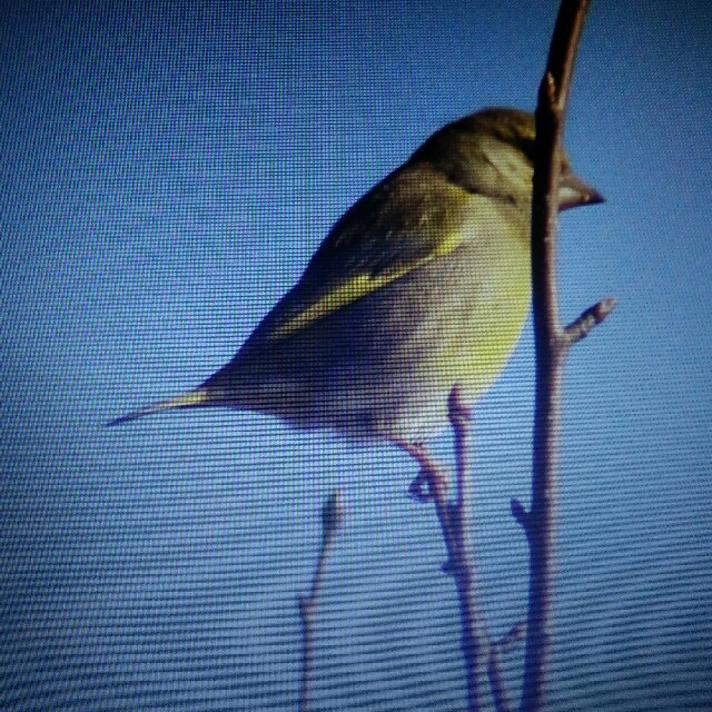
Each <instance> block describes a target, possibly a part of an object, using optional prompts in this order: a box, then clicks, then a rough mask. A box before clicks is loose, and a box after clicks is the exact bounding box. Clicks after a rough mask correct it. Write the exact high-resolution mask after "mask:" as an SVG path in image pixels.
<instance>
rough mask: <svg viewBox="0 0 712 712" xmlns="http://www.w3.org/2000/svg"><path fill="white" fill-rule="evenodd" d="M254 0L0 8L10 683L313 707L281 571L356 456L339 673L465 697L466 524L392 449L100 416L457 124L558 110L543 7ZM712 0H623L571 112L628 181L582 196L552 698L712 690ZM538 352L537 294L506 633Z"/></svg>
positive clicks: (597, 44) (236, 341) (502, 590)
mask: <svg viewBox="0 0 712 712" xmlns="http://www.w3.org/2000/svg"><path fill="white" fill-rule="evenodd" d="M237 8H238V6H237V5H236V6H235V7H234V8H228V7H227V5H223V4H219V3H216V4H211V3H198V4H191V3H176V4H171V5H170V6H169V5H166V4H162V3H156V4H150V5H138V4H137V5H133V4H130V3H112V4H109V3H107V4H101V7H99V6H97V7H95V6H93V5H92V4H91V3H62V4H57V5H42V4H39V3H15V4H12V5H11V6H10V7H9V8H5V9H4V10H3V21H2V26H3V30H2V33H3V42H2V45H3V50H2V52H3V61H2V63H0V64H1V66H2V69H0V72H2V83H3V87H4V88H3V95H4V101H3V102H2V106H1V107H0V118H1V119H2V127H3V129H2V147H1V150H2V163H3V175H4V179H3V187H2V192H1V193H0V195H1V199H2V214H3V221H2V240H3V246H2V254H1V255H0V260H2V277H1V278H0V279H2V293H3V320H2V334H3V359H2V374H3V375H2V380H1V381H0V389H1V390H0V395H1V402H2V445H3V448H2V449H3V464H2V485H1V486H2V498H1V499H2V503H3V504H2V507H3V510H4V512H3V516H2V521H3V524H2V527H3V530H4V532H3V538H2V539H3V544H2V557H3V562H4V563H3V578H4V579H5V580H6V584H7V586H4V588H5V590H6V591H7V595H6V596H5V599H4V600H5V603H4V607H5V614H6V615H7V616H9V619H10V621H11V623H12V626H11V630H12V634H11V635H10V636H9V637H8V638H7V640H6V641H4V643H3V648H4V649H3V657H5V656H7V657H5V659H6V660H7V661H9V662H10V663H11V670H10V671H9V673H8V672H7V671H6V672H4V673H3V675H2V678H4V679H5V680H10V687H9V688H8V690H2V692H1V693H0V695H5V696H7V700H8V701H9V703H10V708H13V705H14V706H15V707H17V708H20V707H22V706H23V703H27V701H28V699H30V698H28V697H27V695H30V694H32V695H35V694H36V695H39V698H38V700H39V701H38V702H37V704H38V706H39V708H44V709H49V708H52V707H55V708H56V707H57V706H60V705H61V706H64V708H65V709H77V710H79V709H92V710H95V709H135V708H136V706H137V705H139V706H143V707H144V708H148V707H154V708H155V707H157V706H159V705H160V704H167V705H168V706H170V707H171V708H172V709H190V708H191V706H192V705H193V706H194V703H195V700H196V699H201V700H206V701H207V702H206V708H207V707H210V708H211V709H221V708H223V707H227V706H229V705H230V704H233V705H234V704H237V707H238V708H240V702H241V701H244V700H248V699H251V700H255V699H257V700H259V702H258V703H255V704H256V706H255V707H252V709H282V708H284V707H285V706H287V705H292V704H293V701H294V698H295V695H296V691H297V681H298V668H299V628H298V617H297V615H296V608H295V607H294V597H295V595H296V594H297V593H298V592H300V591H302V590H305V589H306V587H307V586H308V582H309V575H310V571H311V566H312V565H313V560H314V556H315V551H316V541H317V537H318V529H317V523H318V512H319V508H320V506H321V502H322V499H323V498H324V497H325V496H326V495H327V494H328V492H329V491H331V489H332V488H333V487H334V486H340V487H341V488H342V490H343V491H344V494H345V499H346V502H347V509H348V518H347V523H346V526H345V529H344V531H343V532H342V534H341V536H340V538H339V540H338V543H337V547H336V550H335V553H334V558H333V560H332V563H331V565H330V569H329V578H328V581H327V588H326V591H325V599H324V602H323V614H322V615H323V618H322V620H323V623H322V627H321V629H320V636H321V637H320V640H319V643H318V651H320V652H318V653H317V656H318V657H317V670H318V679H319V680H320V683H319V687H318V689H317V699H320V700H321V701H322V704H324V705H326V706H327V707H328V706H329V705H336V706H338V705H339V704H341V705H344V704H346V703H347V702H349V701H350V700H352V699H358V700H360V701H363V704H364V709H390V710H397V709H410V708H412V706H413V705H415V706H421V707H423V706H427V705H428V704H431V705H436V706H437V704H438V703H440V704H443V706H444V707H448V705H449V706H450V707H452V706H454V705H457V704H458V703H459V700H460V699H461V694H462V682H461V679H460V676H461V669H460V667H459V658H458V654H457V640H458V632H457V626H456V610H455V608H454V605H455V604H454V596H453V591H452V584H451V581H450V580H449V579H447V578H446V577H444V576H443V575H442V574H441V573H440V572H439V566H440V564H441V563H442V558H443V556H444V554H443V550H442V543H441V542H440V541H439V539H438V531H437V525H436V522H435V519H434V515H433V512H432V511H430V510H429V509H428V508H427V507H423V506H422V505H417V504H415V503H413V502H411V501H410V500H408V499H407V498H406V496H405V492H406V489H407V486H408V483H409V481H410V479H412V477H413V476H414V474H415V471H414V467H413V465H412V463H411V462H409V461H408V460H407V459H406V458H405V457H404V456H403V455H402V454H401V453H399V452H395V451H393V450H392V448H389V447H387V446H385V445H378V444H371V445H368V446H366V447H363V446H355V445H353V444H352V443H348V442H345V441H343V440H342V439H341V438H339V437H338V436H336V435H334V434H330V433H299V432H294V431H292V430H290V429H289V428H288V427H287V426H285V425H283V424H281V423H279V422H277V421H276V420H273V419H271V418H268V417H265V416H258V415H254V414H249V413H235V412H213V413H192V414H185V413H179V414H174V415H171V416H161V417H156V418H154V419H147V420H145V421H143V422H140V423H137V424H135V425H133V426H131V427H126V428H124V429H113V430H106V429H105V428H103V423H104V422H105V421H106V420H108V419H110V418H112V417H115V416H117V415H119V414H121V413H123V412H125V411H126V410H129V409H131V408H133V407H135V406H137V405H140V404H143V403H145V402H148V401H151V400H153V399H155V398H157V397H163V396H168V395H172V394H174V393H176V392H180V391H182V390H184V389H187V388H190V387H192V386H194V385H196V384H197V383H198V382H200V381H201V380H202V379H203V378H205V377H206V376H207V375H209V374H210V373H212V372H213V371H214V370H216V369H217V368H219V367H220V366H221V365H223V364H224V363H225V362H227V361H228V360H229V359H230V358H231V357H232V355H233V353H234V352H235V351H236V350H237V348H238V347H239V345H240V343H241V342H242V341H244V339H245V338H246V337H247V336H248V335H249V333H250V332H251V330H252V329H253V328H254V327H255V326H256V325H257V323H258V322H259V320H260V319H261V317H262V316H264V315H265V314H266V313H267V311H269V309H270V307H271V306H272V305H273V304H274V303H275V301H276V300H277V299H278V298H279V296H280V295H281V294H282V293H283V292H284V291H285V290H287V289H288V288H289V287H290V286H292V284H293V283H294V282H295V281H296V279H297V278H298V276H299V274H300V273H301V270H302V269H303V268H304V266H305V264H306V262H307V260H308V259H309V257H310V255H311V254H312V253H313V251H314V250H315V249H316V247H317V246H318V245H319V243H320V241H321V240H322V239H323V237H324V236H325V235H326V232H327V231H328V229H329V227H330V225H331V224H332V223H333V222H334V221H335V220H336V219H337V218H338V217H339V216H340V214H341V213H342V212H343V211H344V210H345V209H346V208H347V207H348V206H349V205H350V204H351V203H352V202H353V201H354V200H355V199H357V198H358V197H359V195H361V194H362V193H363V192H364V191H366V190H367V189H368V188H369V187H370V186H371V185H372V184H373V183H374V182H376V181H377V180H379V179H380V178H382V177H383V176H384V175H385V174H386V173H388V172H389V171H390V170H392V169H393V168H394V167H395V166H397V165H398V164H399V163H400V162H402V161H403V160H404V159H405V158H406V157H407V156H408V155H409V154H410V152H411V151H412V150H413V149H414V148H415V147H417V145H418V144H419V143H420V142H422V141H423V140H424V139H425V138H426V137H427V136H428V135H429V134H430V133H432V132H433V131H434V130H435V129H437V128H438V127H440V126H441V125H443V124H444V123H446V122H448V121H450V120H452V119H455V118H457V117H460V116H462V115H465V114H467V113H470V112H471V111H474V110H476V109H478V108H481V107H484V106H489V105H504V106H517V107H520V108H525V109H533V107H534V100H535V96H536V89H537V85H538V82H539V79H540V75H541V72H542V69H543V66H544V62H545V56H546V51H547V48H548V42H549V37H550V33H551V29H552V27H553V22H554V18H555V13H556V7H555V4H554V3H521V4H520V3H516V4H504V3H499V2H494V1H492V2H489V1H483V2H477V3H445V4H444V5H443V3H440V2H418V3H412V4H409V5H407V6H406V7H399V6H397V5H396V4H391V3H361V2H356V3H328V4H327V3H324V4H322V3H305V4H301V3H299V4H297V3H294V4H287V3H275V4H264V3H253V4H247V3H241V4H239V9H237ZM710 28H712V12H711V11H710V8H709V6H708V4H707V3H702V2H691V1H690V2H680V3H674V4H673V3H666V2H648V3H645V4H640V3H636V2H626V1H623V2H619V3H603V2H599V3H594V4H593V7H592V10H591V13H590V15H589V19H588V23H587V26H586V29H585V31H584V35H583V42H582V45H581V48H580V52H579V57H578V63H577V67H576V73H575V79H574V88H573V93H572V97H571V104H570V113H569V121H568V124H567V133H566V140H565V143H566V147H567V150H568V152H569V154H570V155H571V157H572V160H573V162H574V165H575V167H576V169H577V172H578V173H579V174H580V175H581V176H583V177H585V179H586V180H587V181H589V182H590V183H591V184H593V185H595V186H596V187H597V188H599V189H600V191H601V192H602V193H603V194H604V195H605V196H606V198H607V202H606V203H605V204H604V205H602V206H597V207H591V208H587V209H585V210H579V211H571V212H569V213H567V214H566V215H564V216H563V217H562V220H561V236H560V264H559V278H560V295H561V296H560V299H561V312H562V318H563V319H564V320H570V319H572V318H574V317H575V316H576V315H577V314H578V313H579V312H580V311H581V310H583V309H584V308H586V307H587V306H589V305H590V304H592V303H593V302H595V301H597V300H598V299H600V298H602V297H604V296H615V297H616V298H617V299H618V307H617V309H616V312H615V314H614V315H613V316H612V317H611V319H610V320H609V321H608V322H607V323H606V324H605V325H604V326H602V327H600V328H599V329H598V330H596V331H595V332H594V334H592V335H591V337H590V338H589V339H587V340H586V341H584V342H583V343H581V344H580V345H579V346H577V347H576V349H575V350H574V352H573V353H572V354H571V356H570V359H569V362H568V364H567V369H566V381H565V386H564V388H565V396H564V398H565V402H564V426H563V437H562V457H561V459H562V476H561V485H560V498H561V508H560V513H559V519H560V545H559V548H560V561H559V572H560V573H559V585H558V588H557V596H556V607H557V608H556V610H557V615H558V618H557V633H558V637H557V644H556V652H555V669H554V673H553V678H554V684H553V693H552V696H553V708H554V709H562V710H563V709H570V708H571V707H572V705H573V702H575V703H576V704H575V705H574V706H577V708H580V709H588V708H590V709H599V708H600V706H599V705H600V701H601V700H604V701H607V702H608V703H609V705H610V707H609V708H616V709H630V710H635V709H640V708H642V707H643V706H645V708H647V709H668V708H670V707H672V706H676V707H681V706H683V702H684V703H688V704H689V705H690V707H691V708H695V707H701V706H702V704H703V702H704V701H705V700H709V699H710V698H711V697H712V689H711V688H710V683H709V680H708V679H707V676H706V673H705V667H706V664H705V659H706V656H707V655H708V653H709V650H710V646H711V645H712V625H711V624H710V621H711V620H712V585H711V584H710V581H711V580H712V576H711V574H712V549H711V548H710V546H709V544H708V542H709V541H710V536H711V535H712V522H711V521H710V514H709V511H708V509H709V508H708V506H707V502H709V499H710V495H712V486H711V485H710V476H711V474H712V472H711V470H712V467H711V465H712V445H711V443H712V408H711V407H710V393H711V386H712V383H711V381H712V379H711V377H710V365H709V364H710V353H711V352H712V336H711V335H710V333H711V332H710V330H709V329H708V328H707V323H708V320H709V307H710V298H711V297H712V294H711V288H710V284H712V249H711V248H710V245H709V237H710V227H709V226H710V222H711V221H710V218H711V217H712V215H711V214H710V207H709V196H710V189H711V188H712V149H711V145H712V144H711V142H710V140H709V116H710V109H711V108H712V107H711V106H710V96H712V91H711V90H712V86H711V84H712V82H711V80H710V76H712V71H710V70H711V69H712V67H711V66H710V63H711V62H710V56H711V50H712V30H711V29H710ZM532 358H533V351H532V340H531V328H530V327H529V326H528V327H527V329H526V330H525V333H524V336H523V338H522V341H521V343H520V345H519V347H518V349H517V351H516V352H515V354H514V356H513V358H512V361H511V363H510V365H509V367H508V368H507V370H506V371H505V373H504V374H503V376H502V377H501V378H500V380H499V381H498V382H497V384H496V385H495V387H494V388H493V389H492V390H491V391H490V392H489V393H488V394H487V396H485V398H483V400H482V401H481V402H480V403H479V404H478V407H477V410H476V426H475V427H476V449H477V454H476V468H477V469H476V472H477V474H476V477H477V483H478V485H477V486H478V504H477V514H476V519H477V521H478V529H477V551H478V556H479V560H480V568H481V571H482V581H483V583H482V585H483V593H484V605H485V608H486V609H487V611H488V615H489V619H490V625H491V627H492V629H493V631H494V632H495V633H498V632H499V633H502V632H504V631H506V630H507V629H508V627H509V626H511V625H512V624H513V623H514V622H516V620H517V619H518V617H520V616H521V615H523V611H524V610H525V600H524V597H525V590H526V549H525V546H524V542H523V537H522V536H521V532H520V531H519V530H518V529H517V526H516V525H515V523H514V522H513V521H512V519H511V516H510V515H509V499H510V497H512V496H518V497H520V498H522V499H523V500H525V501H526V499H527V493H528V461H529V442H530V432H531V417H532V403H531V401H532V392H533V384H532V374H533V368H532V367H533V361H532ZM448 444H449V441H448V438H447V437H443V438H441V439H440V440H438V441H437V442H435V443H433V447H434V448H435V449H436V450H437V451H438V452H439V453H441V454H442V455H443V456H446V455H447V448H448ZM436 612H437V615H434V613H436ZM518 655H519V654H518V653H517V652H515V653H513V654H512V658H511V659H510V660H509V666H510V668H511V671H512V677H513V678H516V670H517V665H518V664H519V658H518ZM60 658H61V659H62V660H64V661H65V662H58V660H59V659H60ZM6 664H7V663H5V662H4V663H3V665H6ZM87 671H88V672H87ZM394 671H395V672H394ZM513 684H514V685H515V687H516V684H515V683H513ZM28 686H30V687H32V686H34V687H33V689H35V690H39V692H32V693H30V692H28V690H29V689H30V688H29V687H28ZM117 690H119V691H120V694H119V693H117V692H116V691H117ZM23 695H25V697H23ZM683 695H685V697H684V698H683V697H682V696H683ZM572 701H573V702H572ZM208 703H209V704H208ZM368 704H370V705H371V707H370V708H369V707H366V706H365V705H368ZM399 705H400V706H399Z"/></svg>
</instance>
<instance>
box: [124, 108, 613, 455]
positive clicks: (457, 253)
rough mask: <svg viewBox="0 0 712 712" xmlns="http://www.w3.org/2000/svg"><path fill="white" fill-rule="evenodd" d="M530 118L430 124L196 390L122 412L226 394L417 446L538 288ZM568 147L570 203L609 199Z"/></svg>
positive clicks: (486, 363)
mask: <svg viewBox="0 0 712 712" xmlns="http://www.w3.org/2000/svg"><path fill="white" fill-rule="evenodd" d="M533 154H534V117H533V115H532V114H529V113H525V112H522V111H517V110H514V109H504V108H492V109H486V110H483V111H480V112H478V113H475V114H472V115H470V116H466V117H465V118H462V119H460V120H458V121H455V122H453V123H450V124H448V125H447V126H445V127H443V128H442V129H440V130H439V131H437V132H436V133H434V134H433V135H432V136H431V137H430V138H429V139H427V141H425V143H424V144H423V145H422V146H420V147H419V148H418V149H417V150H416V151H415V152H414V153H413V154H412V155H411V156H410V158H408V160H407V161H406V162H405V163H404V164H403V165H402V166H400V167H399V168H397V169H396V170H395V171H393V172H392V173H391V174H390V175H388V176H387V177H386V178H384V179H383V180H382V181H381V182H380V183H378V184H377V185H376V186H374V187H373V188H372V189H371V190H370V191H368V193H366V194H365V195H364V196H363V197H362V198H360V199H359V200H358V201H357V202H356V203H355V204H354V205H353V206H352V207H351V208H349V210H347V212H346V213H345V214H344V215H343V216H342V217H341V218H340V219H339V220H338V221H337V222H336V224H335V225H334V226H333V227H332V229H331V231H330V232H329V234H328V235H327V237H326V239H325V240H324V241H323V243H322V244H321V246H320V247H319V249H318V250H317V251H316V253H315V254H314V255H313V257H312V258H311V260H310V262H309V264H308V265H307V267H306V270H305V271H304V273H303V275H302V276H301V278H300V280H299V281H298V282H297V284H296V285H295V286H294V287H293V288H292V289H291V290H290V291H289V292H287V294H286V295H285V296H284V297H283V298H282V299H281V300H280V301H279V303H278V304H277V305H276V306H275V307H274V308H273V309H272V311H270V312H269V314H267V316H266V317H265V318H264V319H263V320H262V322H261V323H260V324H259V326H257V328H256V329H255V330H254V332H253V333H252V335H251V336H250V337H249V338H248V339H247V341H246V342H245V343H244V344H243V345H242V347H241V348H240V349H239V351H238V352H237V354H236V355H235V357H234V358H233V359H232V360H231V361H230V362H229V363H228V364H227V365H226V366H224V367H223V368H221V369H220V370H219V371H218V372H217V373H215V374H213V375H212V376H210V377H209V378H208V379H207V380H205V381H204V382H203V383H202V384H201V385H199V386H198V387H197V388H195V389H194V390H192V391H189V392H188V393H185V394H182V395H179V396H177V397H174V398H169V399H168V400H164V401H160V402H158V403H155V404H153V405H149V406H147V407H145V408H142V409H140V410H137V411H134V412H132V413H129V414H128V415H124V416H123V417H121V418H117V419H116V420H114V421H112V422H111V423H110V425H116V424H119V423H124V422H127V421H130V420H134V419H136V418H140V417H142V416H145V415H149V414H152V413H159V412H163V411H166V410H174V409H183V408H202V407H209V406H227V407H231V408H237V409H244V410H250V411H257V412H261V413H269V414H272V415H274V416H277V417H279V418H282V419H284V420H285V421H287V422H289V423H292V424H294V425H296V426H299V427H306V428H311V427H327V428H335V429H336V430H338V431H341V432H344V433H346V434H348V435H349V436H352V437H356V438H361V437H370V436H374V437H383V438H386V439H389V440H392V441H394V442H398V443H418V442H422V441H423V440H425V439H426V438H428V437H429V436H431V435H433V434H434V433H436V432H438V431H439V430H441V429H442V428H443V427H445V426H446V425H447V423H448V396H449V394H450V392H451V390H452V388H453V386H455V385H457V386H458V387H459V389H460V393H461V395H462V396H463V397H464V399H465V400H466V401H468V400H469V401H470V402H471V401H474V400H475V399H476V398H478V397H479V396H480V395H481V394H482V393H483V392H484V391H485V390H486V389H487V388H488V387H489V386H490V385H491V383H492V382H493V381H494V379H495V378H496V377H497V375H498V374H499V373H500V371H501V370H502V369H503V367H504V365H505V364H506V362H507V359H508V357H509V355H510V354H511V352H512V350H513V348H514V346H515V344H516V342H517V339H518V337H519V334H520V332H521V330H522V326H523V324H524V321H525V319H526V316H527V313H528V310H529V304H530V300H531V286H530V284H531V283H530V269H531V268H530V222H531V202H532V200H531V196H532V175H533ZM601 201H602V198H601V196H600V194H599V193H598V192H597V191H596V190H594V189H593V188H591V187H589V186H588V185H586V184H585V183H584V182H583V181H582V180H580V179H579V178H578V177H577V176H576V175H575V174H574V173H573V172H572V171H571V169H570V166H569V162H568V159H567V158H566V157H565V156H564V157H562V165H561V178H560V187H559V205H560V209H565V208H571V207H575V206H579V205H586V204H592V203H597V202H601Z"/></svg>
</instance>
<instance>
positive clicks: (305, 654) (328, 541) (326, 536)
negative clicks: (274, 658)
mask: <svg viewBox="0 0 712 712" xmlns="http://www.w3.org/2000/svg"><path fill="white" fill-rule="evenodd" d="M343 517H344V510H343V506H342V504H341V496H340V494H339V490H335V491H334V492H332V494H331V495H330V496H329V498H328V499H327V501H326V503H325V504H324V507H323V508H322V510H321V519H322V537H321V546H320V548H319V556H318V559H317V563H316V570H315V571H314V578H313V579H312V585H311V590H310V591H309V595H308V596H299V597H298V599H297V602H298V604H299V615H300V617H301V619H302V640H303V649H302V686H301V691H300V693H299V712H306V711H307V710H308V709H309V703H310V700H311V691H312V687H313V672H314V617H315V613H316V607H317V604H318V601H319V594H320V593H321V584H322V580H323V578H324V566H325V564H326V557H327V556H328V555H329V551H330V550H331V545H332V543H333V540H334V535H335V534H336V531H337V529H338V528H339V527H340V526H341V524H342V521H343Z"/></svg>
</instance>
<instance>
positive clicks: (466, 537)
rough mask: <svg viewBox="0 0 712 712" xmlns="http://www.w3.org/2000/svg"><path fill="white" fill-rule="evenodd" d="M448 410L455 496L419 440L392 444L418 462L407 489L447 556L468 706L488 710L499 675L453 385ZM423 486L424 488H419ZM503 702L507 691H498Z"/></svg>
mask: <svg viewBox="0 0 712 712" xmlns="http://www.w3.org/2000/svg"><path fill="white" fill-rule="evenodd" d="M448 409H449V410H448V412H449V417H450V423H451V425H452V429H453V435H454V440H455V463H456V482H457V492H456V496H455V501H454V502H451V501H450V500H449V499H448V496H447V492H448V485H447V483H448V473H447V471H446V470H444V469H443V468H442V467H440V466H439V465H438V464H437V463H436V462H435V461H434V460H433V459H432V458H431V457H430V455H429V454H428V452H427V451H426V450H425V448H424V447H423V446H422V445H413V444H410V443H402V442H399V443H397V444H398V445H399V446H400V447H401V448H403V449H404V450H406V452H408V453H409V454H410V455H411V456H412V457H413V458H414V459H415V460H416V462H417V463H418V464H419V465H420V474H419V475H418V476H417V477H416V478H415V480H414V481H413V483H412V484H411V487H410V492H411V494H412V495H413V496H414V497H415V498H416V499H418V500H419V501H429V500H431V499H432V501H433V503H434V504H435V511H436V513H437V516H438V521H439V522H440V528H441V529H442V532H443V539H444V540H445V546H446V548H447V553H448V560H447V563H446V565H445V567H444V571H445V572H446V573H448V574H450V575H452V577H453V579H454V581H455V587H456V589H457V594H458V601H459V605H460V628H461V631H462V638H461V647H462V654H463V658H464V662H465V676H466V682H467V709H468V710H469V712H479V711H480V710H484V709H487V708H488V707H489V704H488V695H487V685H488V679H489V681H490V687H492V691H493V694H494V695H495V700H497V699H498V698H497V695H496V689H495V687H494V686H493V685H492V680H493V679H494V681H495V685H498V686H499V688H500V689H502V690H503V683H502V680H501V676H498V675H497V673H498V670H495V671H494V675H495V676H494V678H492V676H491V670H490V644H489V638H488V636H487V632H486V627H485V622H484V614H483V613H482V611H481V610H480V608H479V605H478V603H477V579H476V576H475V566H474V554H473V551H472V544H471V542H472V536H473V532H472V526H471V517H472V500H473V496H472V494H473V493H472V476H471V473H470V472H469V462H468V459H469V433H470V418H471V415H470V411H469V409H468V408H466V407H465V405H464V403H463V402H462V398H461V395H460V391H459V389H458V388H457V386H455V388H453V390H452V392H451V394H450V399H449V401H448ZM424 485H427V489H424ZM499 699H501V700H502V702H503V703H504V701H505V699H506V696H505V695H504V694H502V695H500V696H499ZM496 709H497V711H498V712H507V710H508V709H509V708H508V707H507V706H497V707H496Z"/></svg>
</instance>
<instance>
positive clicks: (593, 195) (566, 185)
mask: <svg viewBox="0 0 712 712" xmlns="http://www.w3.org/2000/svg"><path fill="white" fill-rule="evenodd" d="M604 201H605V198H604V197H603V196H602V195H601V194H600V193H599V192H598V191H597V190H596V189H595V188H592V187H591V186H590V185H588V184H587V183H584V182H583V181H582V180H581V179H580V178H579V177H578V176H577V175H576V174H575V173H571V172H570V171H565V172H563V173H561V175H560V176H559V210H568V209H569V208H577V207H578V206H579V205H595V204H596V203H603V202H604Z"/></svg>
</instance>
